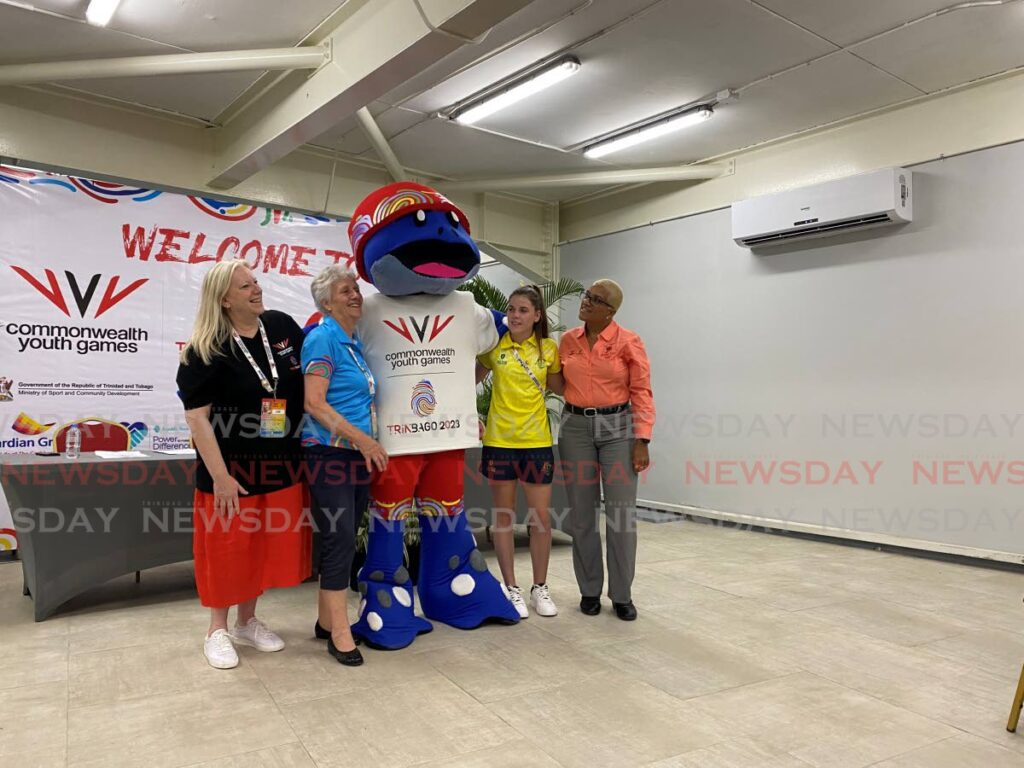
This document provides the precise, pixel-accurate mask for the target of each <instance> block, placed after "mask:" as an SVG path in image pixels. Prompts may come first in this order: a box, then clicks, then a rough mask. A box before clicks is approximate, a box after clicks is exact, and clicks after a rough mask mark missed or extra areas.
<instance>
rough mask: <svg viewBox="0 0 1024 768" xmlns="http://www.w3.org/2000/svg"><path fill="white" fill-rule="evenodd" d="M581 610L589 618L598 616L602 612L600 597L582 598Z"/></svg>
mask: <svg viewBox="0 0 1024 768" xmlns="http://www.w3.org/2000/svg"><path fill="white" fill-rule="evenodd" d="M580 610H581V611H583V613H584V614H586V615H587V616H597V614H599V613H600V612H601V598H600V597H586V596H584V597H581V598H580Z"/></svg>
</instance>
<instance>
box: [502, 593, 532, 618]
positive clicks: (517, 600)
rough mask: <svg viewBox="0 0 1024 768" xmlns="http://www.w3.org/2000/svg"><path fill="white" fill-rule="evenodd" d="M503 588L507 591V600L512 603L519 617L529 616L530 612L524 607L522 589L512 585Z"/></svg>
mask: <svg viewBox="0 0 1024 768" xmlns="http://www.w3.org/2000/svg"><path fill="white" fill-rule="evenodd" d="M505 589H506V590H507V591H508V600H509V602H510V603H512V605H514V606H515V607H516V610H517V611H518V612H519V618H521V619H528V618H530V612H529V611H528V610H527V609H526V601H525V600H524V599H523V590H522V589H520V588H519V587H513V586H508V587H505Z"/></svg>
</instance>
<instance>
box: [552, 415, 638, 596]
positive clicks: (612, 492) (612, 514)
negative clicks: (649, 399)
mask: <svg viewBox="0 0 1024 768" xmlns="http://www.w3.org/2000/svg"><path fill="white" fill-rule="evenodd" d="M558 452H559V457H560V459H561V461H562V467H563V472H564V473H565V475H566V479H567V481H568V484H567V486H566V490H567V492H568V496H569V504H570V505H571V506H572V509H571V510H570V514H569V523H570V531H571V533H572V563H573V567H574V568H575V570H576V581H577V583H578V584H579V586H580V594H581V595H584V596H586V597H600V595H601V592H602V591H603V589H604V568H603V560H604V558H603V556H602V555H603V552H602V548H601V531H600V529H599V527H598V526H599V523H600V516H601V490H602V487H603V489H604V512H605V536H606V537H607V539H608V597H610V598H611V599H612V601H613V602H616V603H626V602H629V601H630V600H631V599H632V597H631V588H632V585H633V574H634V572H635V571H636V486H637V476H636V473H635V472H634V471H633V416H632V414H631V413H630V412H629V411H623V412H621V413H616V414H609V415H597V416H581V415H578V414H574V413H568V412H563V415H562V428H561V432H560V433H559V438H558Z"/></svg>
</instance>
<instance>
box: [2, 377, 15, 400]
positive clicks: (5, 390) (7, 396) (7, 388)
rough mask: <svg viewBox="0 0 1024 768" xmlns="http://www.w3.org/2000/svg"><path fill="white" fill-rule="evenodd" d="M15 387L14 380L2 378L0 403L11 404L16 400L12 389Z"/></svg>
mask: <svg viewBox="0 0 1024 768" xmlns="http://www.w3.org/2000/svg"><path fill="white" fill-rule="evenodd" d="M13 387H14V379H9V378H7V377H6V376H0V403H9V402H10V401H11V400H13V399H14V393H13V392H12V391H11V389H12V388H13Z"/></svg>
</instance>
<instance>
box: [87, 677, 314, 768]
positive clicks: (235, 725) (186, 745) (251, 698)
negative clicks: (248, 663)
mask: <svg viewBox="0 0 1024 768" xmlns="http://www.w3.org/2000/svg"><path fill="white" fill-rule="evenodd" d="M211 672H212V673H213V674H218V675H230V674H231V671H225V670H211ZM296 740H297V737H296V735H295V733H294V731H292V729H291V727H290V726H289V725H288V723H287V721H286V720H285V719H284V717H283V716H282V714H281V713H280V711H279V710H278V708H277V706H276V705H275V704H274V702H273V700H272V699H271V698H270V694H268V693H267V692H266V690H265V689H264V688H263V686H262V685H261V684H260V682H259V681H258V680H256V679H253V678H248V679H239V680H238V681H237V682H228V683H224V684H223V685H220V686H218V687H217V688H216V689H211V688H209V687H207V688H200V689H195V690H189V691H182V692H178V693H170V694H163V695H155V696H148V697H146V698H142V699H126V700H120V701H115V702H112V703H106V704H99V705H95V706H89V707H80V708H78V709H72V710H70V711H69V713H68V754H69V758H70V759H69V763H68V764H69V765H70V766H88V768H133V767H134V766H138V768H176V767H177V766H185V765H191V764H194V763H202V762H204V761H206V762H208V761H210V760H214V759H217V758H221V757H228V756H231V755H237V754H240V753H243V752H247V751H248V752H251V751H257V750H260V749H266V748H269V747H275V746H279V745H282V744H290V743H292V742H295V741H296Z"/></svg>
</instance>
